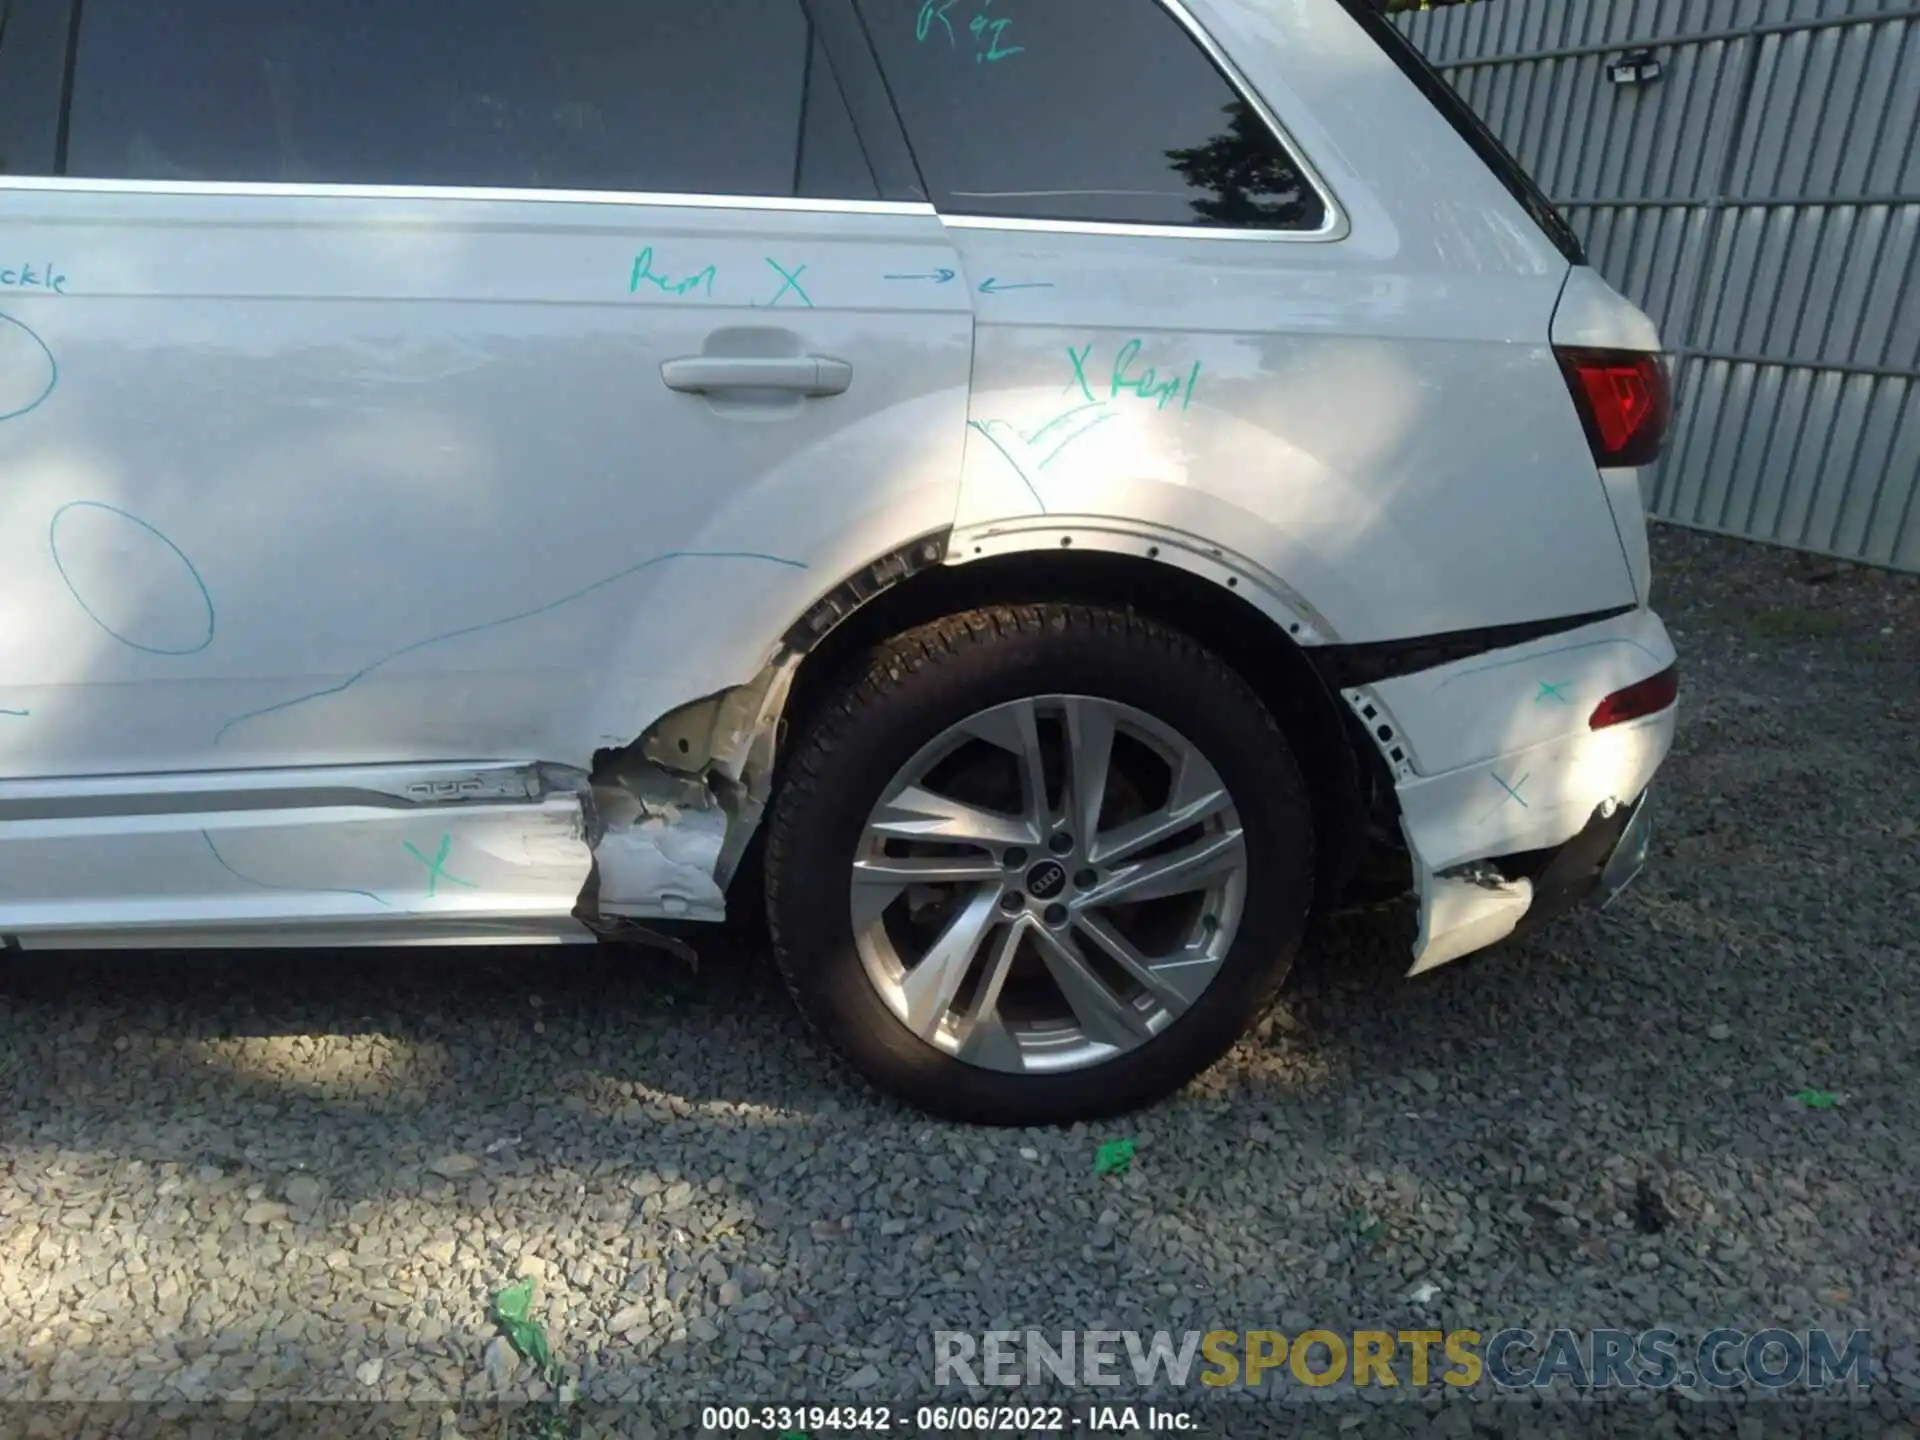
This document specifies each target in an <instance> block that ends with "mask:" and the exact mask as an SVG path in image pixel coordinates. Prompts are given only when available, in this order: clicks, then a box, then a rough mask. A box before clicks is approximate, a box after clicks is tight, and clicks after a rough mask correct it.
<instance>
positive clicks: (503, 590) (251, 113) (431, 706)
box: [0, 0, 971, 776]
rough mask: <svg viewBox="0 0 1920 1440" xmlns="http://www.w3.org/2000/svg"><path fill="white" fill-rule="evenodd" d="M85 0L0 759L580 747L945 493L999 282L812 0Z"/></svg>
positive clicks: (47, 262)
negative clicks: (957, 247)
mask: <svg viewBox="0 0 1920 1440" xmlns="http://www.w3.org/2000/svg"><path fill="white" fill-rule="evenodd" d="M76 8H78V7H76ZM13 9H14V11H15V17H14V18H15V19H16V20H17V21H23V22H24V21H26V20H32V21H34V22H37V29H38V33H43V34H51V33H53V32H54V31H55V30H56V29H57V28H58V26H57V25H56V24H54V23H51V22H52V21H53V20H54V17H55V13H56V12H65V11H66V6H65V5H64V4H61V5H49V4H48V3H47V0H15V3H14V5H13ZM189 17H190V18H189ZM62 18H64V17H63V16H62ZM23 33H28V32H27V31H24V30H23ZM73 34H74V36H75V41H76V47H75V51H74V53H73V56H72V61H73V65H72V79H71V85H70V91H69V104H68V108H67V113H66V117H65V126H64V130H63V131H62V132H61V134H60V136H59V144H58V146H57V148H55V149H54V150H53V151H52V153H48V152H47V151H45V150H44V149H43V150H41V151H40V152H39V156H38V160H37V163H36V157H35V153H34V151H33V148H32V147H31V146H30V147H28V148H27V150H26V152H25V154H24V155H23V156H21V157H9V169H10V171H11V173H9V174H6V175H5V176H4V177H0V214H3V216H4V219H3V222H0V268H5V269H6V270H7V271H8V272H9V273H13V272H15V271H17V272H18V275H17V276H16V278H21V277H28V278H27V279H26V280H24V281H23V283H21V284H18V285H9V286H8V287H7V288H6V289H4V290H0V417H5V418H4V419H0V471H3V472H4V474H5V476H6V485H5V489H4V492H0V709H4V710H5V711H6V712H7V713H6V714H5V715H4V716H0V719H3V720H4V721H5V727H4V729H0V776H7V775H12V776H60V775H74V774H93V775H99V774H115V773H132V772H145V773H169V772H179V771H187V770H192V771H221V770H227V769H233V768H242V767H261V766H281V765H303V766H311V765H340V764H362V763H369V762H392V761H426V760H439V759H451V758H472V757H488V758H496V759H497V758H520V757H525V758H537V759H542V760H553V761H562V762H568V763H573V764H581V765H584V764H585V763H586V762H587V761H588V759H589V757H590V756H591V754H592V752H593V750H594V749H595V748H596V747H597V746H601V745H614V744H621V743H625V742H626V741H628V740H631V739H632V738H633V737H634V736H635V735H636V734H638V733H639V731H640V730H641V729H643V728H644V727H645V725H646V724H647V723H649V722H650V721H651V720H652V719H653V718H654V717H655V716H657V715H658V714H660V713H661V712H663V711H665V710H667V709H670V708H672V707H673V706H675V705H677V704H680V703H682V702H683V701H685V700H687V699H690V698H694V697H696V696H698V695H701V694H704V693H708V692H711V691H713V690H716V689H719V688H722V687H724V686H726V685H731V684H735V683H739V682H740V681H742V680H744V679H746V678H750V677H751V675H752V674H753V672H754V671H755V670H756V669H757V668H758V667H759V665H760V664H761V663H763V661H764V659H765V655H766V651H767V647H768V645H769V644H770V643H771V641H772V640H773V638H774V637H777V636H778V635H779V633H780V632H781V631H782V630H783V629H784V628H785V627H786V625H787V624H789V623H791V621H792V620H793V619H794V618H796V617H797V616H798V615H799V614H800V613H802V612H803V611H804V609H805V608H806V607H807V605H808V604H810V603H811V602H812V600H813V599H814V598H815V597H816V596H817V595H818V594H819V593H821V592H822V591H824V590H826V589H829V588H831V587H832V586H833V585H834V584H836V583H837V582H838V581H839V580H840V579H841V578H842V577H843V576H844V575H845V574H846V573H848V572H849V571H850V570H852V569H854V568H856V567H857V566H859V565H861V564H863V563H865V562H866V561H868V560H870V559H871V558H873V556H874V555H876V554H879V553H884V552H885V551H887V550H889V549H891V548H893V547H894V546H895V545H897V544H899V543H902V541H901V539H900V537H909V538H910V537H911V536H913V535H915V534H918V533H923V532H925V531H929V530H933V529H937V528H939V527H941V526H943V525H945V524H946V523H948V522H949V521H950V520H951V518H952V515H953V511H954V506H955V496H956V493H957V485H958V475H959V466H960V453H961V448H962V439H963V436H964V433H965V418H966V414H965V405H966V393H967V391H966V387H967V379H968V368H969V363H970V358H971V309H970V302H969V297H968V294H967V289H966V286H965V285H964V284H942V283H938V282H937V278H935V277H939V276H941V275H943V274H944V275H947V276H952V275H953V274H954V273H955V272H956V270H957V268H958V262H957V258H956V255H955V253H954V250H953V248H952V246H951V244H950V243H949V241H948V239H947V236H946V234H945V232H944V230H943V228H942V226H941V224H940V222H939V220H938V218H937V217H936V216H935V214H934V212H933V211H932V210H931V208H929V207H928V206H926V205H925V204H906V203H889V202H887V201H884V200H882V199H881V190H880V186H879V184H878V183H877V181H876V178H875V175H874V172H873V169H872V167H871V166H870V165H869V163H868V161H867V159H866V155H865V151H864V149H863V146H862V143H861V141H860V140H859V138H858V136H857V134H856V130H855V127H854V124H853V121H852V119H851V116H850V112H849V108H848V106H847V104H846V102H845V100H844V99H843V97H842V92H841V87H840V85H839V82H838V80H837V77H836V74H835V71H834V67H833V65H832V63H831V62H830V61H829V58H828V55H827V50H826V47H825V45H824V44H823V43H822V41H821V39H820V37H819V35H818V34H817V33H816V32H815V30H814V28H813V27H812V25H811V23H810V20H809V17H808V15H807V14H806V13H805V11H804V10H803V8H802V5H801V3H800V0H708V3H703V4H701V5H698V6H692V7H688V6H669V5H666V4H663V3H656V0H466V3H463V4H461V5H460V6H458V7H457V14H456V12H455V11H449V10H448V8H447V7H446V6H444V5H442V4H440V3H437V0H200V3H197V4H195V5H193V6H191V7H185V8H182V7H175V6H164V5H154V4H151V3H149V0H87V3H86V4H85V6H84V8H83V9H79V13H78V18H77V24H76V25H75V26H74V28H73ZM869 63H870V62H869ZM50 128H51V127H43V130H45V129H50ZM23 172H24V173H23ZM895 276H925V277H929V279H928V280H926V281H924V282H909V281H902V280H898V279H891V278H889V277H895Z"/></svg>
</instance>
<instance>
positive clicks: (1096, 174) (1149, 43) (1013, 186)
mask: <svg viewBox="0 0 1920 1440" xmlns="http://www.w3.org/2000/svg"><path fill="white" fill-rule="evenodd" d="M857 3H858V5H859V8H860V12H861V15H862V17H863V18H864V20H865V22H866V26H867V32H868V34H869V36H870V37H871V39H872V41H873V45H874V49H875V51H876V52H877V54H878V55H879V58H880V63H881V66H882V67H883V69H884V70H885V72H886V75H887V81H888V85H889V88H890V89H891V90H892V91H893V98H894V102H895V104H896V105H897V106H898V107H899V109H900V113H901V117H902V119H903V120H904V121H905V122H906V126H907V135H908V139H909V140H910V141H911V142H912V145H913V150H914V155H915V158H916V159H917V160H918V161H919V164H920V170H921V173H922V174H923V175H924V176H925V178H926V182H927V186H928V188H929V189H930V190H932V192H933V195H932V199H933V202H934V204H935V205H937V206H938V207H939V208H940V209H941V210H943V211H946V212H947V213H949V214H955V215H997V216H1006V217H1012V218H1020V219H1033V220H1068V221H1109V222H1115V223H1120V224H1133V225H1198V226H1214V227H1229V228H1234V229H1268V230H1312V229H1317V228H1318V227H1319V226H1320V225H1321V224H1322V223H1323V222H1324V220H1325V217H1326V207H1325V205H1324V203H1323V202H1322V201H1321V199H1320V197H1319V195H1318V194H1317V193H1315V191H1314V189H1313V187H1312V186H1311V185H1310V184H1308V183H1307V180H1306V177H1305V176H1304V175H1303V174H1301V171H1300V167H1299V165H1298V164H1297V163H1296V162H1295V160H1294V159H1293V157H1292V156H1291V155H1289V154H1288V153H1287V151H1286V148H1285V147H1284V146H1283V145H1282V144H1281V143H1280V141H1279V139H1278V137H1276V136H1275V135H1274V134H1273V133H1272V132H1271V130H1269V129H1268V127H1267V126H1266V124H1265V123H1264V122H1263V121H1262V120H1261V119H1260V116H1259V114H1258V112H1256V111H1255V110H1254V109H1253V108H1252V107H1251V106H1250V105H1248V104H1247V102H1246V101H1245V99H1243V98H1242V97H1241V95H1240V94H1239V92H1238V91H1236V90H1235V89H1234V87H1233V85H1232V84H1231V83H1230V82H1229V81H1228V80H1227V78H1226V76H1225V75H1223V74H1221V72H1220V70H1219V68H1218V67H1217V66H1215V65H1214V63H1213V61H1212V60H1211V59H1210V58H1209V57H1208V56H1207V53H1206V52H1205V51H1204V50H1203V49H1201V47H1200V45H1199V43H1198V42H1197V41H1196V40H1195V39H1194V38H1193V36H1192V35H1191V34H1189V33H1188V31H1187V29H1186V27H1185V26H1183V25H1182V24H1181V23H1180V22H1179V21H1178V20H1176V19H1175V18H1174V17H1173V16H1172V15H1171V14H1169V13H1168V12H1167V11H1166V10H1165V9H1164V8H1163V7H1162V6H1161V5H1160V4H1159V3H1158V0H857Z"/></svg>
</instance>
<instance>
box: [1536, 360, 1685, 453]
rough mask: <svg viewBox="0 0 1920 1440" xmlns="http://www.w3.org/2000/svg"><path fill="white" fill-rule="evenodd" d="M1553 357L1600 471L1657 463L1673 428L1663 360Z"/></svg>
mask: <svg viewBox="0 0 1920 1440" xmlns="http://www.w3.org/2000/svg"><path fill="white" fill-rule="evenodd" d="M1557 353H1558V354H1559V356H1560V368H1561V369H1562V370H1564V371H1565V372H1566V375H1567V386H1568V388H1569V389H1571V390H1572V391H1573V403H1574V407H1575V408H1576V409H1577V410H1579V412H1580V423H1581V424H1582V425H1584V426H1586V429H1587V443H1588V444H1590V445H1592V446H1593V458H1594V460H1595V461H1596V462H1597V463H1598V464H1599V465H1600V467H1601V468H1602V469H1613V468H1615V467H1624V466H1634V465H1651V464H1652V463H1653V462H1654V461H1655V460H1657V459H1658V458H1659V457H1660V447H1661V446H1662V445H1664V444H1666V441H1667V431H1668V430H1669V429H1670V428H1672V424H1673V383H1672V380H1671V378H1670V377H1669V375H1668V373H1667V362H1666V359H1665V357H1664V356H1660V355H1649V354H1646V353H1644V352H1641V351H1637V350H1573V349H1562V350H1560V351H1558V352H1557Z"/></svg>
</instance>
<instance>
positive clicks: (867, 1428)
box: [700, 1404, 1199, 1440]
mask: <svg viewBox="0 0 1920 1440" xmlns="http://www.w3.org/2000/svg"><path fill="white" fill-rule="evenodd" d="M1198 1423H1199V1422H1198V1421H1197V1420H1196V1419H1195V1418H1194V1417H1193V1416H1192V1415H1190V1414H1188V1413H1187V1412H1186V1411H1184V1410H1176V1409H1169V1408H1166V1407H1162V1406H1145V1405H1082V1406H1068V1405H967V1404H959V1405H953V1404H940V1405H912V1406H909V1405H892V1404H874V1405H709V1406H706V1407H704V1408H703V1409H702V1410H701V1412H700V1428H701V1429H702V1430H704V1431H710V1432H713V1433H717V1434H722V1435H771V1436H774V1437H776V1440H811V1437H813V1436H815V1435H831V1434H841V1435H885V1434H891V1433H899V1434H903V1435H913V1434H927V1433H936V1434H937V1433H941V1432H944V1431H965V1432H968V1433H982V1432H984V1433H1017V1434H1022V1435H1036V1434H1074V1433H1085V1434H1095V1435H1097V1434H1102V1433H1113V1434H1123V1433H1131V1432H1134V1431H1138V1430H1142V1429H1144V1430H1149V1431H1166V1432H1168V1433H1170V1434H1173V1433H1178V1432H1181V1431H1186V1430H1192V1429H1194V1428H1196V1427H1197V1425H1198Z"/></svg>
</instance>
